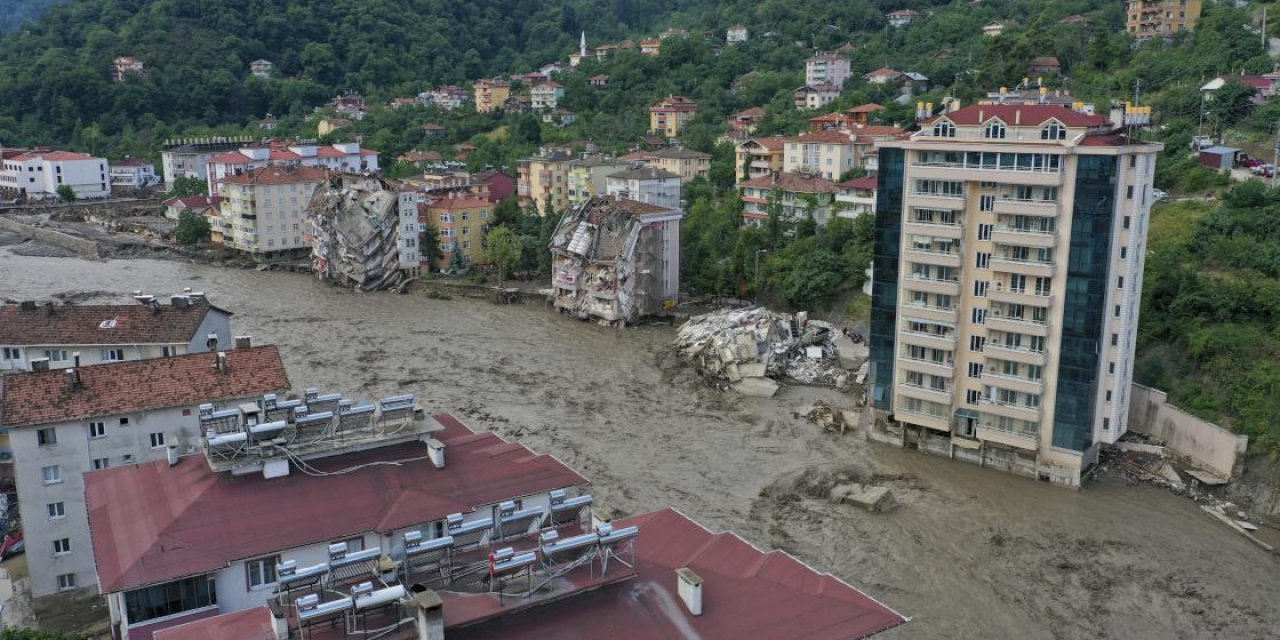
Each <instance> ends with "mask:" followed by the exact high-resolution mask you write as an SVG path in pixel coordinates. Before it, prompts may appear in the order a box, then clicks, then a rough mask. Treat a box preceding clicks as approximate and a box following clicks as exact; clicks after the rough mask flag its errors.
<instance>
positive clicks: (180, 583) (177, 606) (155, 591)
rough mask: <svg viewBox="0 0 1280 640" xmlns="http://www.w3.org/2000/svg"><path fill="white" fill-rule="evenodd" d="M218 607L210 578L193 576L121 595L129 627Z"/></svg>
mask: <svg viewBox="0 0 1280 640" xmlns="http://www.w3.org/2000/svg"><path fill="white" fill-rule="evenodd" d="M216 604H218V593H217V591H215V590H214V587H213V578H210V577H208V576H196V577H194V578H185V579H182V580H175V581H173V582H166V583H165V584H158V585H155V586H151V587H144V588H142V589H137V590H134V591H126V592H125V593H124V606H125V611H126V612H127V614H128V617H129V624H138V623H139V622H145V621H147V620H154V619H155V618H163V617H166V616H172V615H177V614H179V613H184V612H186V611H192V610H194V609H203V608H205V607H210V606H213V605H216Z"/></svg>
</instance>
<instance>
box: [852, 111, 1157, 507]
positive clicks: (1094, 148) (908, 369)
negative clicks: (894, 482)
mask: <svg viewBox="0 0 1280 640" xmlns="http://www.w3.org/2000/svg"><path fill="white" fill-rule="evenodd" d="M879 148H880V173H879V183H878V190H877V191H878V198H877V200H878V201H877V215H876V241H875V261H874V278H873V292H874V293H873V307H874V308H873V312H872V326H871V361H872V365H871V379H872V381H873V386H872V390H871V392H872V399H873V401H874V403H875V407H876V408H877V409H878V410H880V411H883V412H886V413H888V414H889V415H890V416H891V417H892V419H893V420H895V421H896V422H897V423H899V424H901V425H903V437H904V438H907V439H908V440H913V439H914V440H916V441H917V442H918V443H919V448H920V449H922V450H925V451H932V452H935V453H942V454H944V455H950V456H951V457H954V458H959V459H963V460H966V461H970V462H980V463H982V464H984V465H985V466H994V467H997V468H1001V469H1005V470H1009V471H1013V472H1016V473H1021V474H1023V475H1030V476H1034V477H1038V478H1041V479H1046V480H1051V481H1054V482H1057V483H1061V484H1065V485H1071V486H1076V485H1078V484H1079V483H1080V477H1081V472H1082V471H1084V470H1085V469H1087V468H1088V467H1089V466H1091V465H1092V464H1094V463H1095V462H1096V461H1097V456H1098V445H1099V444H1100V443H1104V442H1113V441H1115V439H1116V438H1118V437H1119V436H1120V435H1121V434H1122V433H1124V432H1125V428H1126V425H1125V421H1126V416H1127V414H1128V402H1129V388H1130V383H1131V381H1132V379H1133V352H1134V340H1135V337H1136V333H1137V326H1138V310H1139V301H1140V297H1141V284H1142V269H1143V261H1144V256H1145V254H1146V233H1147V219H1148V213H1149V211H1150V207H1151V202H1152V198H1151V183H1152V178H1153V176H1154V173H1155V160H1156V153H1157V152H1158V151H1159V150H1160V149H1161V148H1162V147H1161V145H1159V144H1152V143H1142V142H1138V141H1134V140H1131V139H1129V138H1127V137H1126V136H1125V135H1123V134H1121V133H1118V132H1117V131H1115V129H1114V127H1113V125H1112V123H1111V122H1110V121H1109V120H1108V119H1107V118H1104V117H1102V116H1098V115H1090V114H1087V113H1081V112H1077V111H1073V110H1072V109H1069V108H1066V107H1062V106H1057V105H1021V106H1018V105H975V106H971V107H967V108H963V109H959V110H956V111H953V112H951V113H948V114H945V115H942V116H939V117H938V118H936V119H934V120H933V121H931V122H929V123H926V124H925V125H924V126H923V128H922V130H921V131H919V132H917V133H915V134H913V135H912V136H911V137H910V138H909V139H901V140H889V141H882V142H880V143H879Z"/></svg>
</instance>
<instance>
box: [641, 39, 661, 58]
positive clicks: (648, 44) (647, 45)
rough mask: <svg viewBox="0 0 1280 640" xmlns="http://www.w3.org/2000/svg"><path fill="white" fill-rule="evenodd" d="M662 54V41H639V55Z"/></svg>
mask: <svg viewBox="0 0 1280 640" xmlns="http://www.w3.org/2000/svg"><path fill="white" fill-rule="evenodd" d="M661 53H662V41H661V40H659V39H657V38H645V39H644V40H641V41H640V55H642V56H656V55H658V54H661Z"/></svg>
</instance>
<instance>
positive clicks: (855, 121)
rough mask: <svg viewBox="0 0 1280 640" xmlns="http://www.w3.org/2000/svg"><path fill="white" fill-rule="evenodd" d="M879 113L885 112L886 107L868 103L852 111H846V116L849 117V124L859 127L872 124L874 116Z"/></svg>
mask: <svg viewBox="0 0 1280 640" xmlns="http://www.w3.org/2000/svg"><path fill="white" fill-rule="evenodd" d="M878 111H884V106H883V105H878V104H876V103H874V102H868V103H867V104H860V105H858V106H856V107H853V108H852V109H845V114H846V115H848V116H849V124H851V125H854V126H859V125H868V124H871V117H872V115H873V114H875V113H876V112H878Z"/></svg>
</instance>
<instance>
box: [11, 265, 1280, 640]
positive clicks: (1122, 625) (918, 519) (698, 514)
mask: <svg viewBox="0 0 1280 640" xmlns="http://www.w3.org/2000/svg"><path fill="white" fill-rule="evenodd" d="M183 287H191V288H192V289H194V290H197V291H204V292H205V293H206V294H207V295H208V296H209V297H210V299H211V300H212V301H213V303H214V304H217V305H220V306H223V307H225V308H227V309H229V310H231V311H233V312H235V316H234V317H233V319H232V323H233V330H234V332H235V333H237V334H242V335H252V336H253V338H254V341H255V342H256V343H268V342H270V343H278V344H280V345H282V347H283V349H282V351H283V355H284V358H285V363H286V365H287V366H288V368H289V374H290V380H291V383H292V384H293V386H294V388H295V389H296V390H301V389H302V388H304V387H310V386H316V387H321V388H324V389H326V390H332V391H340V392H342V393H344V394H345V395H348V396H351V397H374V396H378V395H388V394H392V393H405V392H413V393H416V394H418V397H419V398H420V399H421V402H422V404H423V405H424V406H427V407H429V408H431V409H437V410H447V411H452V412H455V413H457V414H458V415H459V416H460V417H463V418H464V419H466V420H467V421H469V422H470V423H471V424H472V425H473V426H474V427H477V428H487V429H492V430H494V431H497V432H500V433H502V434H503V435H504V436H510V437H514V438H518V439H519V440H521V441H522V442H524V443H526V444H528V445H529V446H530V447H532V448H534V449H536V450H540V451H545V452H548V453H552V454H554V455H556V456H558V457H559V458H560V459H562V460H563V461H565V462H566V463H568V464H570V465H572V466H573V467H575V468H577V469H578V470H579V471H581V472H582V473H583V474H584V475H586V476H587V477H588V478H590V479H591V480H592V481H593V487H592V491H593V493H594V494H595V495H596V497H597V500H598V504H600V505H602V506H604V507H606V508H608V509H611V510H612V511H613V513H615V514H616V515H626V514H632V513H638V512H642V511H646V510H650V509H655V508H658V507H662V506H666V505H670V506H674V507H676V508H678V509H680V510H681V511H683V512H684V513H686V514H688V515H689V516H691V517H694V518H696V519H698V520H700V521H702V522H703V523H704V524H706V525H708V526H710V527H713V528H731V529H734V530H736V531H738V532H739V533H741V534H742V535H743V536H745V537H746V538H747V539H749V540H751V541H753V542H755V543H756V544H758V545H760V546H769V547H779V548H783V549H786V550H788V551H791V552H793V553H795V554H796V555H797V556H799V557H800V558H801V559H803V560H806V561H808V562H809V563H811V564H812V565H814V566H815V567H818V568H819V569H822V570H828V571H831V572H832V573H834V574H835V575H837V576H839V577H841V578H843V579H845V580H847V581H849V582H850V583H852V584H853V585H855V586H857V587H859V588H862V589H864V590H866V591H867V592H869V593H870V594H871V595H873V596H875V597H877V598H879V599H881V600H883V601H884V602H886V603H887V604H889V605H890V606H892V607H894V608H896V609H898V610H900V611H902V612H903V613H905V614H907V615H909V616H912V617H913V622H912V623H911V624H909V625H906V626H904V627H901V628H899V629H898V630H895V631H893V632H890V633H889V634H886V635H887V636H888V637H891V638H926V639H928V638H1018V639H1022V638H1104V637H1110V638H1135V639H1139V638H1151V639H1157V638H1159V639H1164V638H1232V639H1245V638H1268V637H1274V634H1275V630H1276V629H1277V628H1280V611H1278V610H1277V608H1276V606H1275V595H1276V594H1277V593H1280V562H1278V561H1277V559H1276V558H1275V557H1273V556H1270V555H1267V554H1266V553H1265V552H1264V551H1262V550H1261V549H1259V548H1258V547H1255V546H1253V545H1252V544H1250V543H1249V542H1248V541H1246V540H1244V539H1243V538H1241V537H1239V536H1237V535H1236V534H1235V533H1233V532H1231V531H1229V530H1227V529H1226V528H1225V527H1223V526H1222V525H1221V524H1219V523H1217V522H1216V521H1214V520H1213V519H1211V518H1209V517H1208V516H1206V515H1205V514H1204V513H1203V512H1202V511H1201V510H1200V509H1199V508H1198V507H1197V506H1196V505H1195V504H1193V503H1192V502H1190V501H1188V500H1184V499H1181V498H1178V497H1175V496H1172V495H1169V494H1166V493H1164V492H1162V491H1160V490H1158V489H1154V488H1150V487H1145V486H1138V487H1129V486H1126V485H1125V483H1124V482H1123V481H1116V480H1103V481H1100V482H1095V483H1091V484H1088V485H1086V487H1085V489H1084V490H1082V491H1072V490H1068V489H1063V488H1059V487H1054V486H1050V485H1048V484H1046V483H1039V482H1035V481H1033V480H1030V479H1026V478H1022V477H1017V476H1013V475H1009V474H1003V473H998V472H993V471H989V470H983V469H980V468H978V467H976V466H973V465H969V464H965V463H962V462H956V461H949V460H945V459H940V458H937V457H934V456H926V455H923V454H921V453H918V452H912V451H904V450H899V449H894V448H891V447H887V446H884V445H878V444H872V443H868V442H866V441H864V440H863V439H862V438H861V436H860V434H849V435H845V436H843V437H841V436H839V435H835V434H831V433H826V432H824V431H822V430H821V429H819V428H818V427H817V426H815V425H812V424H810V423H808V422H805V421H804V420H801V419H797V418H796V417H794V416H793V412H796V411H803V410H804V409H806V408H807V407H809V406H810V405H811V404H812V403H813V402H814V401H815V400H818V399H826V400H828V401H831V402H833V403H836V404H842V405H846V406H847V405H848V404H849V403H850V399H849V398H848V397H844V396H840V395H838V394H836V393H835V392H833V391H830V390H826V389H812V388H798V387H788V388H785V389H783V390H782V391H781V392H780V393H779V394H778V396H776V397H774V398H772V399H750V398H739V397H736V396H726V395H721V394H718V393H715V392H712V391H710V390H708V389H707V388H705V387H704V386H703V385H702V384H701V382H700V381H699V380H697V379H696V377H694V376H693V375H692V374H690V373H688V372H687V371H685V370H682V369H679V368H674V367H671V366H667V365H668V364H669V362H668V361H667V358H666V357H664V356H663V355H662V354H664V352H665V347H666V345H667V344H668V343H669V341H670V340H671V338H672V337H673V335H674V330H673V329H671V328H669V327H642V328H633V329H621V330H619V329H611V328H604V327H598V326H595V325H592V324H587V323H583V322H578V321H575V320H572V319H569V318H567V317H564V316H560V315H558V314H556V313H554V312H552V311H550V310H548V309H544V308H542V307H541V306H539V305H511V306H496V305H492V304H488V303H486V302H482V301H475V300H463V299H455V300H438V299H429V298H427V297H426V296H422V295H392V294H356V293H350V292H347V291H343V290H338V289H334V288H331V287H329V286H326V285H324V284H321V283H319V282H318V281H316V280H315V279H313V278H310V277H308V276H304V275H299V274H289V273H263V272H255V271H239V270H230V269H220V268H216V267H207V266H196V265H186V264H179V263H174V262H161V261H149V260H133V261H127V260H118V261H111V262H90V261H84V260H80V259H75V258H46V257H35V256H18V255H15V254H13V253H11V252H10V251H8V250H5V249H0V298H2V297H7V296H13V297H19V298H22V297H47V296H50V295H53V294H69V295H71V296H72V297H73V298H74V299H78V300H83V301H100V300H105V299H106V298H104V297H103V296H106V295H109V296H112V297H113V298H119V297H120V294H122V293H126V292H129V291H132V290H136V289H143V290H144V291H146V292H147V293H153V294H157V295H162V294H167V293H171V292H179V291H181V290H182V288H183ZM849 483H855V484H856V483H868V484H874V485H876V486H884V487H888V488H889V489H890V490H891V492H892V493H893V496H894V499H895V501H896V503H897V508H895V509H893V510H892V511H888V512H885V513H874V514H873V513H868V512H866V511H864V510H859V509H857V508H855V507H853V506H850V505H847V504H839V503H837V502H834V501H832V500H831V499H829V496H830V495H831V494H832V492H833V488H834V487H838V486H842V485H846V484H849ZM706 597H707V601H708V603H709V604H710V603H714V594H707V596H706ZM712 606H713V605H712Z"/></svg>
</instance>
